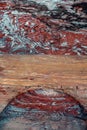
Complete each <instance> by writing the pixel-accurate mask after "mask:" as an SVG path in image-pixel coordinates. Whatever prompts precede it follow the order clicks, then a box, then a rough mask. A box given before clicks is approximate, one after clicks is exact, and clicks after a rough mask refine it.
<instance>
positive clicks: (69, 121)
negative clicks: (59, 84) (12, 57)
mask: <svg viewBox="0 0 87 130" xmlns="http://www.w3.org/2000/svg"><path fill="white" fill-rule="evenodd" d="M81 119H85V120H86V119H87V113H86V112H85V110H84V108H83V107H82V106H81V105H80V103H79V102H78V101H76V100H75V99H74V98H73V97H71V96H70V95H67V94H65V93H63V92H59V91H55V90H52V89H44V90H43V89H36V90H29V91H27V92H25V93H21V94H19V95H17V96H16V97H15V98H13V99H12V100H11V101H10V103H9V104H8V106H7V107H6V108H5V109H4V110H3V111H2V112H1V114H0V127H1V128H2V130H5V129H7V128H8V129H9V128H12V127H13V128H17V127H18V128H21V129H22V130H58V129H59V130H77V129H79V130H85V129H86V124H85V122H84V121H83V120H81Z"/></svg>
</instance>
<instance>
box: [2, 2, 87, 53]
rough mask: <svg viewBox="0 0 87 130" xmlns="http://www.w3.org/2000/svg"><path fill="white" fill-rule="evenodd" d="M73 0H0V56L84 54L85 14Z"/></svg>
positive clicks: (86, 16) (86, 48)
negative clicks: (75, 5) (76, 6)
mask: <svg viewBox="0 0 87 130" xmlns="http://www.w3.org/2000/svg"><path fill="white" fill-rule="evenodd" d="M72 4H73V1H71V2H70V1H69V0H68V1H64V0H63V1H59V0H56V1H51V2H50V4H49V1H48V2H47V1H45V0H44V1H43V2H42V1H41V0H38V1H37V2H36V1H34V0H33V1H31V0H30V1H28V0H24V1H21V0H19V1H17V0H15V1H14V0H12V1H7V0H5V1H3V0H2V1H1V2H0V9H1V10H0V53H1V54H56V55H58V54H61V55H87V28H86V27H87V24H86V23H87V15H86V13H85V12H84V11H82V10H81V11H79V12H78V11H77V10H75V8H72Z"/></svg>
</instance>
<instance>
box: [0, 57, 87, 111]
mask: <svg viewBox="0 0 87 130" xmlns="http://www.w3.org/2000/svg"><path fill="white" fill-rule="evenodd" d="M39 87H40V88H54V89H56V90H61V91H64V92H66V93H68V94H70V95H71V96H73V97H75V98H76V99H77V100H78V101H80V103H81V104H82V105H83V106H84V107H85V108H86V109H87V58H86V56H53V55H49V56H47V55H30V56H29V55H21V56H20V55H1V56H0V104H2V105H1V107H0V111H2V109H3V108H4V107H5V106H6V105H7V104H8V102H9V101H10V100H11V99H12V98H13V97H15V96H16V95H17V94H18V93H21V92H24V91H27V90H29V89H30V88H39Z"/></svg>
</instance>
